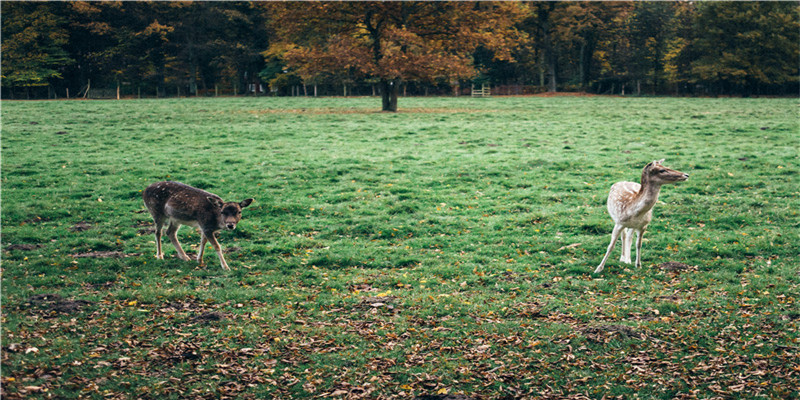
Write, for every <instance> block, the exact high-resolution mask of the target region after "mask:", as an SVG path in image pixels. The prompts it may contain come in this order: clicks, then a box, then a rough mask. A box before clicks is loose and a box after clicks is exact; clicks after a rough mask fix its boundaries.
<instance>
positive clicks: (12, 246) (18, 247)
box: [6, 244, 44, 251]
mask: <svg viewBox="0 0 800 400" xmlns="http://www.w3.org/2000/svg"><path fill="white" fill-rule="evenodd" d="M42 247H44V245H43V244H10V245H8V246H6V250H22V251H30V250H36V249H38V248H42Z"/></svg>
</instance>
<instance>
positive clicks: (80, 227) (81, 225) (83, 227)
mask: <svg viewBox="0 0 800 400" xmlns="http://www.w3.org/2000/svg"><path fill="white" fill-rule="evenodd" d="M89 229H92V226H91V225H89V223H87V222H84V221H81V222H78V223H77V224H75V225H72V226H71V227H70V228H69V230H70V231H71V232H83V231H88V230H89Z"/></svg>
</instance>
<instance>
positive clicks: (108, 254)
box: [72, 251, 142, 258]
mask: <svg viewBox="0 0 800 400" xmlns="http://www.w3.org/2000/svg"><path fill="white" fill-rule="evenodd" d="M140 255H142V253H128V254H126V253H123V252H121V251H90V252H88V253H76V254H73V255H72V257H73V258H125V257H137V256H140Z"/></svg>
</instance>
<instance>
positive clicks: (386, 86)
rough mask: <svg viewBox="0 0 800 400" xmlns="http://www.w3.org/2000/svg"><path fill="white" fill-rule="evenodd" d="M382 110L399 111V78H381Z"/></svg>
mask: <svg viewBox="0 0 800 400" xmlns="http://www.w3.org/2000/svg"><path fill="white" fill-rule="evenodd" d="M380 87H381V101H382V103H383V104H382V108H381V110H382V111H391V112H397V80H389V79H386V78H381V82H380Z"/></svg>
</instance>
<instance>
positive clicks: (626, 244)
mask: <svg viewBox="0 0 800 400" xmlns="http://www.w3.org/2000/svg"><path fill="white" fill-rule="evenodd" d="M621 236H622V255H621V256H620V258H619V261H621V262H624V263H626V264H630V263H631V244H633V229H631V228H625V230H624V231H622V235H621Z"/></svg>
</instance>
